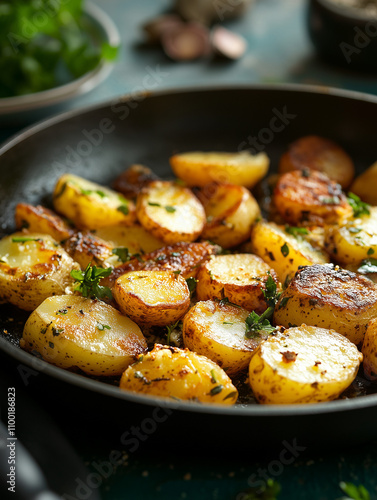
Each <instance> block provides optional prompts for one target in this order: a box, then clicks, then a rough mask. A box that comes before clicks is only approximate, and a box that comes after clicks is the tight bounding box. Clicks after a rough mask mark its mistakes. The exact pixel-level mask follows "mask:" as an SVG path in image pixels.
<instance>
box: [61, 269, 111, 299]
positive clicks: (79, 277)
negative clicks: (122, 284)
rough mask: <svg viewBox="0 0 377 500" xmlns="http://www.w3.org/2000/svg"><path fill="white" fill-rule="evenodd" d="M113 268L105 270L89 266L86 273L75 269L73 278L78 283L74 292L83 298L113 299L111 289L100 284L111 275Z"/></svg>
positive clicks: (72, 272)
mask: <svg viewBox="0 0 377 500" xmlns="http://www.w3.org/2000/svg"><path fill="white" fill-rule="evenodd" d="M111 271H112V268H110V267H109V268H107V269H103V268H102V267H96V266H93V267H92V266H91V265H90V264H88V265H87V267H86V269H85V271H79V270H78V269H73V270H72V271H71V276H72V278H73V279H74V280H75V282H77V285H76V286H75V288H74V290H75V291H76V292H80V293H81V294H82V296H83V297H90V298H97V299H104V298H105V297H107V298H109V299H112V298H113V296H112V293H111V290H110V288H109V287H107V286H101V285H100V284H99V283H100V281H101V280H102V279H103V278H106V277H107V276H109V275H110V274H111Z"/></svg>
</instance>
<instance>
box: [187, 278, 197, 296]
mask: <svg viewBox="0 0 377 500" xmlns="http://www.w3.org/2000/svg"><path fill="white" fill-rule="evenodd" d="M197 282H198V280H197V279H196V278H194V277H192V276H191V277H190V278H187V280H186V283H187V286H188V289H189V292H190V296H191V297H192V296H193V295H194V293H195V290H196V284H197Z"/></svg>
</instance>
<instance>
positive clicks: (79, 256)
mask: <svg viewBox="0 0 377 500" xmlns="http://www.w3.org/2000/svg"><path fill="white" fill-rule="evenodd" d="M64 249H65V250H66V252H67V253H68V254H69V255H70V256H71V257H72V258H73V260H76V261H77V262H78V263H79V264H80V265H81V267H86V266H87V265H88V264H89V263H90V264H91V265H94V264H95V265H97V266H98V265H99V266H102V265H103V261H104V260H105V259H106V258H108V257H110V256H111V254H112V247H111V245H109V243H107V242H106V241H105V240H102V239H101V238H98V236H95V235H94V234H93V233H91V232H90V231H78V232H77V233H75V234H74V235H73V236H71V238H69V239H68V240H67V241H66V242H65V244H64Z"/></svg>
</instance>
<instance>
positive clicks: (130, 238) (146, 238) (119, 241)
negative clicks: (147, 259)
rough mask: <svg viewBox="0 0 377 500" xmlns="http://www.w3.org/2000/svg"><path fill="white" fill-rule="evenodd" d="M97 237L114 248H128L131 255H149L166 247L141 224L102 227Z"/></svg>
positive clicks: (97, 232)
mask: <svg viewBox="0 0 377 500" xmlns="http://www.w3.org/2000/svg"><path fill="white" fill-rule="evenodd" d="M95 235H96V236H98V237H99V238H102V239H103V240H105V241H107V242H108V243H110V245H111V246H112V247H113V248H119V247H121V248H127V249H128V251H129V253H130V254H142V253H149V252H153V251H154V250H157V249H158V248H162V247H164V246H165V245H166V244H165V243H164V242H163V241H162V240H159V239H157V238H155V237H154V236H152V235H151V234H150V233H149V232H148V231H147V230H146V229H144V228H143V226H141V225H140V224H138V225H136V224H135V225H133V226H128V227H123V226H108V227H102V228H100V229H97V231H96V232H95Z"/></svg>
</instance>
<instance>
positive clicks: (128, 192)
mask: <svg viewBox="0 0 377 500" xmlns="http://www.w3.org/2000/svg"><path fill="white" fill-rule="evenodd" d="M157 179H158V176H157V175H156V174H155V173H154V172H152V170H151V169H150V168H148V167H145V166H144V165H138V164H135V165H131V166H130V167H129V168H127V169H126V170H125V171H124V172H122V173H121V174H120V175H119V176H118V177H117V178H116V179H115V181H114V182H113V184H112V187H113V189H115V191H117V192H118V193H122V194H123V196H125V197H126V198H129V199H131V200H132V199H134V198H136V196H137V195H138V194H139V193H140V191H141V190H142V189H143V187H145V186H147V185H148V184H149V183H151V182H152V181H156V180H157Z"/></svg>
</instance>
